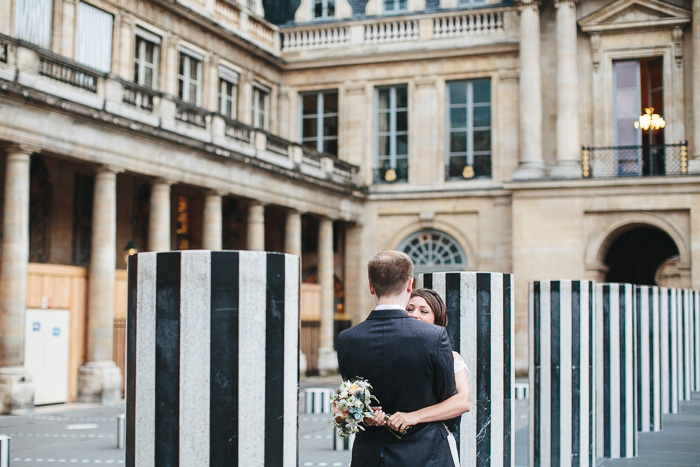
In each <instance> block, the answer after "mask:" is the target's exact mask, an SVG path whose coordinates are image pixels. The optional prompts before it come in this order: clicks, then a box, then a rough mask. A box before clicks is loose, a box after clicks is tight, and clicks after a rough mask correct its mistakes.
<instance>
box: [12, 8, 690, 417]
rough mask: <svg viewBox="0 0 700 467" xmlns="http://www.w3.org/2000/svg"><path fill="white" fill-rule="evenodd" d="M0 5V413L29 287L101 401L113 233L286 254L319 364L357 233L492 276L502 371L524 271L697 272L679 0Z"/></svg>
mask: <svg viewBox="0 0 700 467" xmlns="http://www.w3.org/2000/svg"><path fill="white" fill-rule="evenodd" d="M0 5H1V6H2V10H3V11H9V12H10V14H9V15H3V16H2V17H1V18H0V147H1V148H2V151H3V152H4V153H5V155H6V156H5V163H4V164H2V173H1V174H0V185H2V186H3V189H2V190H1V191H0V193H2V194H1V195H0V196H2V203H0V205H2V206H3V210H2V222H3V230H2V232H3V234H2V257H1V261H0V307H1V310H0V329H1V331H0V333H1V334H0V343H1V344H0V345H1V347H0V391H2V392H3V400H5V401H9V402H6V403H5V407H4V409H3V410H5V411H7V410H10V409H11V408H12V407H19V406H21V405H23V404H25V403H27V402H28V401H29V400H30V399H31V394H32V390H33V389H32V385H33V383H32V375H31V374H29V372H28V371H27V370H26V368H25V367H24V321H25V319H24V317H25V310H26V309H27V308H41V307H42V306H44V307H46V304H47V302H50V304H51V307H53V308H56V309H58V308H61V309H68V310H69V312H70V320H71V321H70V322H71V324H70V326H71V335H72V338H71V345H70V356H69V360H70V365H69V367H70V372H69V382H68V385H69V389H70V390H69V398H76V397H80V398H83V399H86V400H90V399H92V400H95V399H102V400H104V399H108V398H110V397H116V395H117V392H118V388H119V387H120V384H121V376H120V372H119V366H118V365H117V364H115V361H116V360H119V356H118V355H117V353H118V351H117V350H115V349H117V347H118V345H115V343H114V337H113V336H115V335H117V334H115V333H114V324H115V322H116V321H117V320H119V319H121V318H122V317H123V314H124V311H123V310H124V309H125V300H126V295H125V285H124V284H125V262H124V255H125V254H127V253H128V252H129V251H130V250H132V249H133V248H136V249H139V250H157V251H164V250H171V249H172V250H175V249H190V248H209V249H220V248H227V249H253V250H262V249H267V250H273V251H275V250H276V251H286V252H290V253H296V254H300V255H301V256H302V273H303V276H304V277H306V279H307V281H308V282H309V283H308V284H305V286H306V288H303V289H302V313H304V310H306V312H307V313H308V314H310V315H313V316H310V318H313V319H316V320H317V321H318V331H317V334H316V335H317V337H316V338H317V340H318V343H317V344H316V348H317V351H314V352H315V354H314V356H313V358H314V359H317V363H316V360H314V361H315V363H314V365H316V366H317V368H318V370H319V371H321V372H326V371H332V370H333V366H334V360H335V357H334V353H333V335H334V333H335V330H337V326H338V323H339V322H344V323H350V322H355V323H356V322H358V321H360V320H362V319H363V318H364V317H365V316H366V314H367V313H368V312H369V310H370V309H371V308H372V301H371V297H370V296H369V295H368V294H367V293H366V292H365V287H366V286H365V284H366V274H365V270H364V267H365V262H366V260H367V258H368V257H369V256H371V254H372V253H373V252H374V251H376V250H377V249H378V248H398V249H402V250H404V251H406V252H408V253H409V254H410V255H411V256H412V257H413V258H414V260H415V261H416V264H417V267H418V270H419V271H431V270H446V269H447V270H450V269H451V270H482V271H499V272H512V273H514V274H515V288H516V289H515V300H516V304H515V310H516V311H515V313H516V319H515V323H514V325H515V329H514V331H515V342H516V371H518V372H519V373H521V374H522V373H525V372H526V371H527V358H526V357H527V345H528V343H527V283H528V282H529V281H531V280H542V279H561V278H569V279H593V280H597V281H605V280H608V281H632V282H638V283H652V282H659V283H662V284H672V285H676V286H681V287H691V286H692V287H700V267H698V266H697V265H698V264H700V256H699V255H700V224H699V223H698V220H697V219H699V218H700V217H699V216H700V212H698V209H700V188H698V187H699V186H700V185H699V184H698V182H699V181H700V178H699V177H698V175H695V174H698V173H700V0H692V1H691V0H676V1H660V0H648V1H645V2H640V1H637V0H614V1H595V0H581V1H578V2H577V1H573V0H566V1H554V2H537V1H532V0H523V1H520V2H512V1H509V0H505V1H498V0H496V1H493V0H483V1H479V0H472V1H465V0H368V1H358V0H295V1H294V0H277V1H273V0H263V1H261V0H248V1H245V2H243V1H241V2H236V1H234V0H178V1H175V2H165V1H161V0H151V1H143V0H126V1H119V2H117V1H113V0H85V1H82V0H0ZM265 18H267V19H265ZM644 107H654V108H655V110H654V112H652V113H657V114H660V115H661V116H662V117H663V118H664V119H665V127H664V128H663V129H659V130H656V131H654V130H646V131H644V130H641V129H635V127H634V121H636V120H638V119H639V116H640V115H641V114H642V113H644V110H643V108H644ZM694 265H695V266H694ZM334 317H335V319H334ZM115 318H116V319H115ZM334 323H336V324H335V327H334ZM303 335H304V329H303V328H302V337H303Z"/></svg>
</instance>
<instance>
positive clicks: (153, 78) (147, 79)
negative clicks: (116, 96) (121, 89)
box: [134, 27, 161, 89]
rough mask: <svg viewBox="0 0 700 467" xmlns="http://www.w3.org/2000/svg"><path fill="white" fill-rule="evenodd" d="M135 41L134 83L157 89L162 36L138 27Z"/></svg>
mask: <svg viewBox="0 0 700 467" xmlns="http://www.w3.org/2000/svg"><path fill="white" fill-rule="evenodd" d="M135 42H136V45H135V50H134V83H136V84H140V85H141V86H147V87H149V88H153V89H155V88H156V87H157V86H158V59H159V56H160V43H161V39H160V36H158V35H156V34H153V33H152V32H149V31H147V30H145V29H141V28H139V27H137V28H136V41H135Z"/></svg>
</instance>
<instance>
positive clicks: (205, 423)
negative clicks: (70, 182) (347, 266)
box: [126, 250, 299, 467]
mask: <svg viewBox="0 0 700 467" xmlns="http://www.w3.org/2000/svg"><path fill="white" fill-rule="evenodd" d="M128 278H129V281H128V288H129V298H128V318H127V375H128V378H127V390H126V392H127V409H126V415H127V449H126V453H127V454H126V465H127V466H131V467H134V466H139V467H148V466H154V465H172V466H176V465H183V466H188V467H190V466H192V467H197V466H202V467H204V466H238V465H240V466H249V465H285V466H289V465H296V463H297V453H298V443H297V411H296V409H297V400H298V395H297V390H298V366H297V365H298V353H299V258H298V257H297V256H292V255H284V254H279V253H265V252H252V251H240V252H238V251H216V252H211V251H194V250H193V251H183V252H162V253H140V254H138V255H135V256H131V257H130V258H129V269H128Z"/></svg>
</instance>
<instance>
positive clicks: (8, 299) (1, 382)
mask: <svg viewBox="0 0 700 467" xmlns="http://www.w3.org/2000/svg"><path fill="white" fill-rule="evenodd" d="M29 159H30V153H29V151H28V150H27V149H26V148H23V147H20V146H12V147H10V148H9V149H8V151H7V158H6V160H7V165H6V168H5V200H4V214H3V223H2V232H3V235H2V261H0V329H2V334H1V338H0V349H1V350H2V353H0V413H2V414H9V413H10V412H12V410H13V409H19V408H24V407H29V406H31V405H32V404H33V402H34V383H33V382H32V377H31V375H30V374H29V373H28V372H27V370H26V368H24V320H25V315H26V309H27V263H28V261H29Z"/></svg>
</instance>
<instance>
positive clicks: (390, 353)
mask: <svg viewBox="0 0 700 467" xmlns="http://www.w3.org/2000/svg"><path fill="white" fill-rule="evenodd" d="M337 351H338V365H339V368H340V373H341V375H342V377H343V379H352V378H355V377H360V378H364V379H367V380H368V381H369V382H370V384H371V385H372V387H373V388H374V390H373V391H372V393H373V394H374V395H375V396H376V397H377V399H378V400H379V405H381V406H382V408H383V410H384V412H386V413H387V414H392V413H394V412H397V411H398V412H412V411H414V410H418V409H422V408H423V407H427V406H430V405H433V404H436V403H438V402H441V401H443V400H445V399H447V398H448V397H450V396H452V395H453V394H455V373H454V360H453V357H452V349H451V347H450V339H449V338H448V337H447V331H446V330H445V328H443V327H441V326H436V325H433V324H428V323H425V322H422V321H419V320H417V319H413V318H411V317H410V316H408V313H406V311H405V310H401V309H395V310H374V311H372V313H370V315H369V316H368V317H367V319H366V320H365V321H363V322H362V323H360V324H358V325H357V326H354V327H352V328H350V329H348V330H346V331H343V332H341V333H340V335H339V336H338V348H337ZM451 465H453V461H452V456H451V454H450V448H449V444H448V442H447V430H446V429H445V427H444V425H443V424H442V422H433V423H424V424H420V425H416V426H414V427H412V428H411V429H410V430H409V431H408V432H407V433H406V434H404V435H403V436H402V439H401V440H397V439H396V438H394V437H393V436H392V435H391V433H389V430H387V428H386V427H366V428H365V431H360V432H359V433H358V434H357V436H356V437H355V443H354V445H353V450H352V466H353V467H365V466H367V467H374V466H385V467H394V466H396V467H399V466H400V467H410V466H415V467H425V466H435V467H445V466H451Z"/></svg>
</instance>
